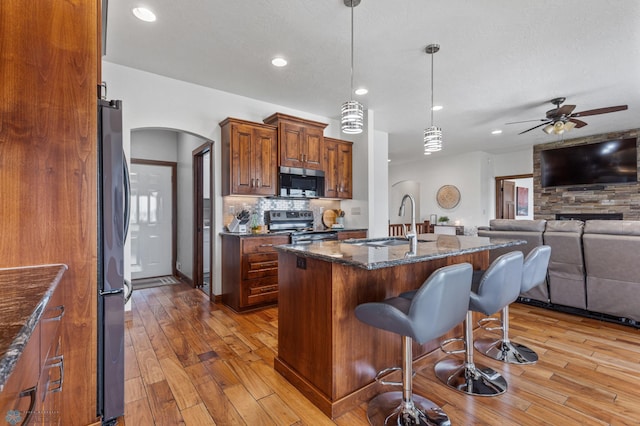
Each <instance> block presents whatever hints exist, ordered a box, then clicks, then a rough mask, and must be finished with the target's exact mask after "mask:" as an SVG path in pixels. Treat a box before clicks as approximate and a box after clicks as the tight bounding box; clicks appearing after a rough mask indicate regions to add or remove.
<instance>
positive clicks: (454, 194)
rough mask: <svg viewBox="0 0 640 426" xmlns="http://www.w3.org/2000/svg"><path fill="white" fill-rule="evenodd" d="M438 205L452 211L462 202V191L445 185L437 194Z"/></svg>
mask: <svg viewBox="0 0 640 426" xmlns="http://www.w3.org/2000/svg"><path fill="white" fill-rule="evenodd" d="M436 200H437V201H438V205H439V206H440V207H442V208H443V209H452V208H454V207H455V206H457V205H458V203H459V202H460V191H459V190H458V188H456V187H455V186H454V185H444V186H441V187H440V189H438V193H437V194H436Z"/></svg>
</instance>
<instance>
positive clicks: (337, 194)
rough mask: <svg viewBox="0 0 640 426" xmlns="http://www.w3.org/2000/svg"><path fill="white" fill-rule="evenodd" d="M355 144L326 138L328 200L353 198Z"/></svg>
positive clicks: (326, 191)
mask: <svg viewBox="0 0 640 426" xmlns="http://www.w3.org/2000/svg"><path fill="white" fill-rule="evenodd" d="M352 162H353V143H352V142H348V141H342V140H339V139H332V138H324V164H325V171H324V172H325V185H324V188H325V189H324V196H325V197H326V198H341V199H351V198H352V197H353V163H352Z"/></svg>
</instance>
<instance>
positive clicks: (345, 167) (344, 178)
mask: <svg viewBox="0 0 640 426" xmlns="http://www.w3.org/2000/svg"><path fill="white" fill-rule="evenodd" d="M337 155H338V169H337V170H338V171H337V176H338V178H337V181H338V182H337V183H338V190H339V192H338V197H339V198H352V197H353V164H352V162H353V146H352V145H351V144H350V143H341V144H339V145H338V154H337Z"/></svg>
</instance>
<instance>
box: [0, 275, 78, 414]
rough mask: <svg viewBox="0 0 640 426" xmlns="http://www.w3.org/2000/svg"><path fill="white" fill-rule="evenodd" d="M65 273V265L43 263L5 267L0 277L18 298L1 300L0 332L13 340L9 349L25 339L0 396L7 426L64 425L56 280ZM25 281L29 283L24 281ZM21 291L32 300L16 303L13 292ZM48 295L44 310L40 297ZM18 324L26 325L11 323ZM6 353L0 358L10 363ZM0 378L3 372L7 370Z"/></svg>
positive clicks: (61, 308)
mask: <svg viewBox="0 0 640 426" xmlns="http://www.w3.org/2000/svg"><path fill="white" fill-rule="evenodd" d="M64 270H66V266H64V265H46V266H42V267H29V268H13V269H4V270H3V271H2V274H1V275H0V284H2V288H3V289H4V292H5V293H7V295H8V296H10V297H12V299H14V300H18V302H11V301H3V302H2V308H0V310H1V311H3V313H4V314H5V316H6V318H3V319H4V323H3V324H2V325H1V326H0V328H1V330H0V331H1V332H2V333H4V338H5V339H13V342H12V343H13V345H16V344H17V345H19V342H20V341H21V340H23V339H24V340H27V339H28V340H27V341H26V344H25V345H24V347H22V348H21V351H20V352H19V355H18V358H17V361H16V363H15V365H14V366H13V368H11V369H10V370H9V373H8V374H9V376H8V378H7V381H6V383H5V384H4V386H3V387H2V392H0V412H1V413H3V416H5V417H4V418H5V420H6V421H7V422H8V423H10V424H25V425H26V424H46V425H58V424H62V418H63V416H62V413H63V408H62V403H61V397H62V388H63V384H64V373H63V372H64V363H65V360H64V354H63V353H62V339H61V323H62V319H63V316H64V312H65V309H64V289H63V288H62V287H63V285H61V284H60V277H61V276H62V273H64ZM27 280H28V281H29V282H25V281H27ZM23 291H25V292H29V291H30V292H31V293H32V294H33V297H34V298H35V300H31V301H30V302H26V303H25V302H24V301H23V303H20V302H19V300H20V297H21V296H18V295H16V292H23ZM49 292H50V293H51V294H50V296H49V297H48V301H47V302H46V304H45V305H44V308H43V307H42V303H43V300H44V299H43V298H45V297H46V296H45V295H46V294H47V293H49ZM22 297H24V296H22ZM18 304H19V305H21V306H17V305H18ZM40 312H41V313H40ZM22 320H26V321H27V322H26V323H25V324H24V326H23V327H18V328H16V327H14V326H13V325H12V323H20V321H22ZM32 322H33V323H32ZM17 330H19V332H17ZM16 333H17V334H16ZM9 342H11V340H9ZM5 343H6V342H5ZM14 347H15V346H14ZM8 352H9V351H7V352H3V353H0V356H2V357H6V358H5V360H8V359H9V358H11V357H12V356H13V355H12V354H9V353H8ZM6 365H7V364H5V366H6ZM0 374H3V375H4V374H7V371H3V372H1V373H0Z"/></svg>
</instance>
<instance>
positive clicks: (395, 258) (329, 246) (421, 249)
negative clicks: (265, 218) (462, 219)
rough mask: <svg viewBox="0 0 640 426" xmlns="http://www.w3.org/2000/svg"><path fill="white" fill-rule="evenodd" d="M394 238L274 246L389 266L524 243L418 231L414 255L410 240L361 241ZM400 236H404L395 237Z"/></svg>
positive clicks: (332, 259) (303, 253)
mask: <svg viewBox="0 0 640 426" xmlns="http://www.w3.org/2000/svg"><path fill="white" fill-rule="evenodd" d="M390 239H394V238H393V237H387V238H373V239H351V240H345V241H321V242H314V243H306V244H305V243H302V244H286V245H279V246H276V247H275V248H276V249H277V250H280V251H283V252H289V253H294V254H296V255H298V256H303V257H312V258H316V259H321V260H324V261H327V262H334V263H341V264H344V265H350V266H355V267H358V268H363V269H380V268H389V267H393V266H398V265H404V264H407V263H417V262H424V261H428V260H433V259H440V258H443V257H449V256H456V255H460V254H468V253H474V252H478V251H482V250H492V249H496V248H501V247H510V246H517V245H520V244H526V241H524V240H511V239H504V238H490V237H471V236H462V235H460V236H458V235H442V234H420V235H418V249H417V251H416V253H415V254H414V255H408V254H407V252H408V251H409V244H401V245H396V246H388V247H384V246H381V247H370V246H365V245H361V244H362V243H363V242H366V241H369V242H374V243H375V242H376V241H384V240H390ZM395 239H403V238H395Z"/></svg>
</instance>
